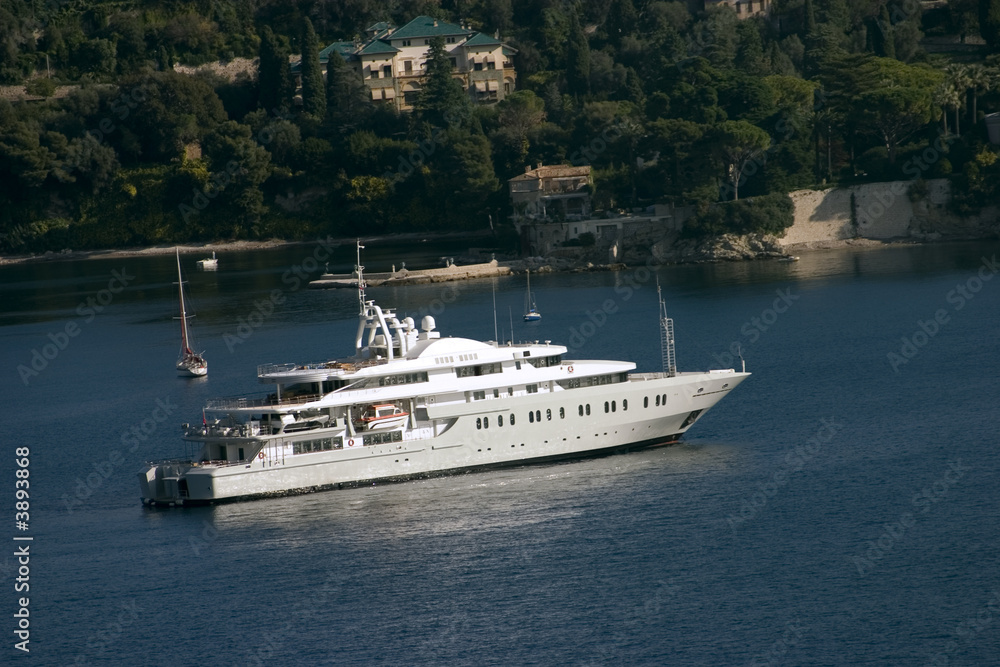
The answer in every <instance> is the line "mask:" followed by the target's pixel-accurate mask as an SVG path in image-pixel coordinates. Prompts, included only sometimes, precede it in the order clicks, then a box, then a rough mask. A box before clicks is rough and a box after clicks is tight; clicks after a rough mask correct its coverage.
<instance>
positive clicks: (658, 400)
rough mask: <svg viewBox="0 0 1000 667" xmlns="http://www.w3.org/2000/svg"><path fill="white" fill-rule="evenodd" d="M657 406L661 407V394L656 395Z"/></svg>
mask: <svg viewBox="0 0 1000 667" xmlns="http://www.w3.org/2000/svg"><path fill="white" fill-rule="evenodd" d="M656 407H660V395H659V394H657V395H656Z"/></svg>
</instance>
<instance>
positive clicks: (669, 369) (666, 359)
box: [656, 278, 677, 377]
mask: <svg viewBox="0 0 1000 667" xmlns="http://www.w3.org/2000/svg"><path fill="white" fill-rule="evenodd" d="M656 296H657V297H658V298H659V299H660V356H661V357H662V360H663V372H664V373H666V374H667V377H673V376H675V375H677V358H676V356H675V354H674V321H673V320H672V319H671V318H669V317H667V304H666V303H664V301H663V291H662V290H661V289H660V280H659V278H657V280H656Z"/></svg>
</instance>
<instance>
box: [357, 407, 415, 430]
mask: <svg viewBox="0 0 1000 667" xmlns="http://www.w3.org/2000/svg"><path fill="white" fill-rule="evenodd" d="M409 416H410V413H408V412H403V411H402V410H401V409H400V408H399V406H396V405H392V404H389V403H386V404H380V405H369V406H368V407H367V408H366V409H365V411H364V412H363V413H362V414H361V416H360V417H358V419H357V420H356V421H355V424H356V425H357V426H358V427H359V428H362V429H364V430H366V431H391V430H392V429H395V428H401V427H403V426H405V425H406V419H407V418H408V417H409Z"/></svg>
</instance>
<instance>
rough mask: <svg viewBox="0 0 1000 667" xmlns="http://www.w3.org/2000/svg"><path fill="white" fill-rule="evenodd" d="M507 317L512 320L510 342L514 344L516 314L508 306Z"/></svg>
mask: <svg viewBox="0 0 1000 667" xmlns="http://www.w3.org/2000/svg"><path fill="white" fill-rule="evenodd" d="M507 317H509V318H510V342H511V343H513V342H514V313H512V312H511V311H510V306H507Z"/></svg>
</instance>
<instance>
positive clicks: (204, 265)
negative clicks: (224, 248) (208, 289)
mask: <svg viewBox="0 0 1000 667" xmlns="http://www.w3.org/2000/svg"><path fill="white" fill-rule="evenodd" d="M198 268H199V269H201V270H202V271H215V270H216V269H218V268H219V259H218V258H217V257H216V256H215V251H214V250H213V251H212V256H211V257H209V258H207V259H199V260H198Z"/></svg>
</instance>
